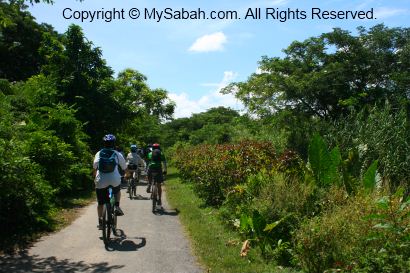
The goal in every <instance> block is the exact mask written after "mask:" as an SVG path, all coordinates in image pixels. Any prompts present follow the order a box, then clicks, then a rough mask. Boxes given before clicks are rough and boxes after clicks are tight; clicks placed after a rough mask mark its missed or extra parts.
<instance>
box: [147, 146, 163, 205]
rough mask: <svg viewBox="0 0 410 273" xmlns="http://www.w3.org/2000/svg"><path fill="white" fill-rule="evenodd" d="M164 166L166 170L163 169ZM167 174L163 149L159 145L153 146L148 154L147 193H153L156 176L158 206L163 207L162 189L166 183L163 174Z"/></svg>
mask: <svg viewBox="0 0 410 273" xmlns="http://www.w3.org/2000/svg"><path fill="white" fill-rule="evenodd" d="M162 165H164V169H162ZM166 173H167V161H166V159H165V156H164V154H163V153H162V151H161V147H160V146H159V144H158V143H154V144H152V151H151V152H150V153H149V154H148V187H147V192H151V184H152V179H153V176H155V182H156V183H158V198H159V201H158V205H160V206H161V205H162V202H161V195H162V187H161V184H162V183H163V182H164V177H163V174H164V175H165V174H166Z"/></svg>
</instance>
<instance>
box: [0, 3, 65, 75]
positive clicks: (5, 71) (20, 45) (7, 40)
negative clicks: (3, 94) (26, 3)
mask: <svg viewBox="0 0 410 273" xmlns="http://www.w3.org/2000/svg"><path fill="white" fill-rule="evenodd" d="M0 18H2V19H0V78H5V79H8V80H10V81H19V80H25V79H27V78H29V77H30V76H33V75H35V74H37V73H39V72H40V68H41V65H43V64H44V59H43V58H42V57H41V55H40V54H39V48H40V45H41V42H42V40H43V35H44V34H45V33H47V34H48V35H51V36H54V37H56V36H57V33H56V32H55V31H54V30H53V28H52V27H51V26H50V25H47V24H38V23H36V22H35V20H34V17H33V16H32V15H31V14H30V13H29V12H27V11H24V7H23V6H21V5H18V4H7V3H4V2H2V1H0Z"/></svg>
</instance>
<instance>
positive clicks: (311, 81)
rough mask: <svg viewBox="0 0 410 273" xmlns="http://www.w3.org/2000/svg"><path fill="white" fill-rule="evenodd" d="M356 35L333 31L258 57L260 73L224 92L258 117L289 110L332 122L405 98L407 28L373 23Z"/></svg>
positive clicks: (409, 32) (409, 40)
mask: <svg viewBox="0 0 410 273" xmlns="http://www.w3.org/2000/svg"><path fill="white" fill-rule="evenodd" d="M358 32H359V35H358V36H353V35H351V34H350V33H349V32H348V31H344V30H341V29H339V28H335V29H334V30H333V31H332V32H330V33H324V34H322V35H320V36H319V37H313V38H310V39H307V40H305V41H303V42H298V41H295V42H293V43H292V44H291V45H290V46H289V47H288V48H287V49H285V50H284V52H285V54H286V57H285V58H278V57H274V58H268V57H266V56H265V57H262V60H261V61H260V63H259V64H260V69H261V71H262V72H261V73H259V74H256V73H255V74H253V75H251V76H250V78H249V79H248V81H247V82H241V83H233V84H231V85H229V86H228V87H227V88H225V89H224V90H223V92H224V93H234V94H235V96H236V97H237V98H239V99H240V100H241V101H243V103H244V104H245V105H246V106H247V107H248V109H249V111H250V112H251V113H255V114H257V115H259V116H261V117H264V116H269V115H272V114H274V113H277V112H278V111H283V110H289V111H291V112H293V113H295V114H301V115H306V116H308V117H312V116H313V117H319V118H325V119H329V118H330V119H335V118H337V117H339V116H341V115H345V114H346V113H348V111H349V109H351V108H357V109H360V108H361V107H362V106H363V105H365V104H374V103H383V101H384V100H385V99H389V100H392V101H396V102H399V101H402V100H406V101H408V99H409V91H408V90H409V87H410V81H409V67H410V65H409V61H408V60H409V58H408V57H409V52H410V50H409V48H410V29H408V28H387V27H385V26H383V25H376V26H375V27H373V28H371V29H370V30H369V31H367V30H365V29H364V28H362V27H361V28H358Z"/></svg>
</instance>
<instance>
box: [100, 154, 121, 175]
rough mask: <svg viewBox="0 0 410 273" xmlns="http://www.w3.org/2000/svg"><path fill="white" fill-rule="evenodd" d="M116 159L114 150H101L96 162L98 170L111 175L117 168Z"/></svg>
mask: <svg viewBox="0 0 410 273" xmlns="http://www.w3.org/2000/svg"><path fill="white" fill-rule="evenodd" d="M116 157H117V153H116V152H115V151H114V150H111V149H102V150H101V151H100V160H99V161H98V170H99V171H100V172H102V173H112V172H113V171H114V170H115V167H116V166H117V160H116Z"/></svg>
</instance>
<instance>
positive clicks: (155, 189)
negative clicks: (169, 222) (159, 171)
mask: <svg viewBox="0 0 410 273" xmlns="http://www.w3.org/2000/svg"><path fill="white" fill-rule="evenodd" d="M157 199H158V187H157V183H155V182H154V183H153V184H152V212H155V209H156V206H157Z"/></svg>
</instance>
